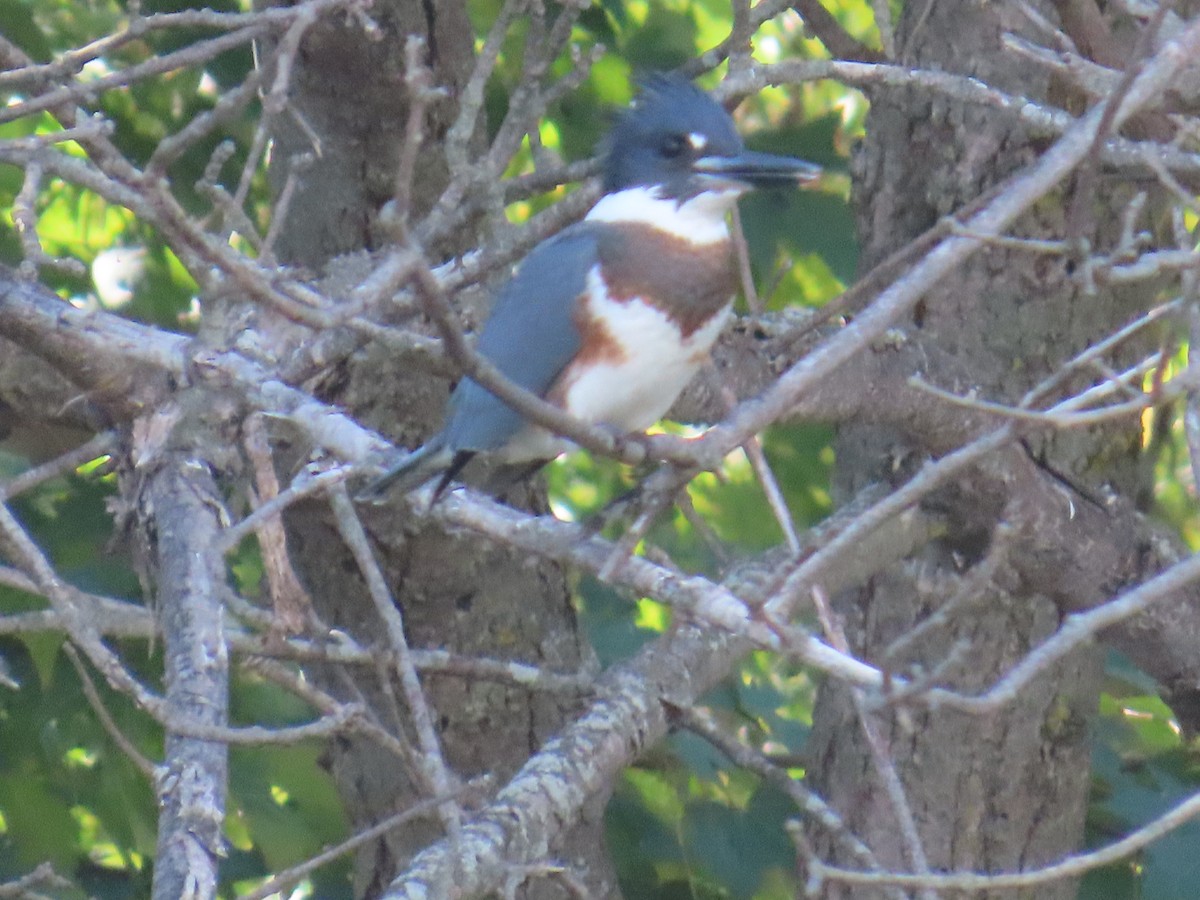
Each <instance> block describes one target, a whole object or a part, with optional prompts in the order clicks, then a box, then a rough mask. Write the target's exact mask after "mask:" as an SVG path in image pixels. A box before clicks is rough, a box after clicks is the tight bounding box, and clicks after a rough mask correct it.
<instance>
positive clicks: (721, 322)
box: [563, 285, 729, 431]
mask: <svg viewBox="0 0 1200 900" xmlns="http://www.w3.org/2000/svg"><path fill="white" fill-rule="evenodd" d="M589 286H590V285H589ZM590 293H591V297H590V298H589V301H590V302H589V310H588V311H589V312H590V313H591V315H592V316H593V317H594V318H595V319H596V320H598V321H599V322H600V323H601V324H602V325H603V326H604V328H605V329H606V330H607V332H608V334H609V336H610V337H611V338H612V340H613V341H614V342H615V343H616V344H617V345H619V346H620V348H621V350H622V351H623V358H619V359H613V360H611V361H610V360H599V361H595V362H593V363H591V364H590V365H588V366H587V367H586V368H584V367H581V368H580V370H579V371H577V372H570V371H568V373H567V378H568V381H567V382H566V390H565V392H564V395H563V400H564V403H563V405H564V407H565V408H566V409H567V411H568V412H570V413H571V414H572V415H574V416H578V417H579V418H581V419H584V420H586V421H588V422H601V423H604V424H606V425H611V426H612V427H613V428H616V429H618V430H619V431H642V430H643V429H646V428H649V427H650V426H651V425H653V424H654V423H655V422H657V421H658V420H659V419H661V418H662V417H663V415H664V414H665V413H666V411H667V410H668V409H670V408H671V404H672V403H674V402H675V400H676V398H677V397H678V396H679V394H680V393H681V392H682V391H683V389H684V388H685V387H687V384H688V382H689V381H691V380H692V378H693V377H694V376H695V374H696V372H697V371H698V370H699V369H700V367H701V366H702V365H703V364H704V362H705V361H706V360H707V359H708V353H709V351H710V350H711V349H712V345H713V344H714V343H715V342H716V340H717V338H718V337H719V336H720V334H721V330H722V329H723V328H724V327H725V322H726V320H727V319H728V318H729V307H728V306H727V307H725V309H723V310H721V312H719V313H718V314H717V315H716V316H714V317H713V319H712V321H710V322H709V323H708V324H706V325H704V326H703V327H701V328H699V329H697V330H696V331H695V332H693V333H692V334H690V335H688V336H687V337H684V336H683V334H682V332H681V331H680V329H679V327H678V326H677V325H676V324H675V323H674V322H672V321H671V320H670V319H669V318H667V316H666V315H665V314H664V313H663V312H661V311H660V310H658V309H655V308H654V307H653V306H649V305H647V304H645V303H642V302H641V301H639V300H637V299H634V300H630V301H628V302H624V303H620V302H614V301H612V300H608V299H604V295H603V292H602V291H597V290H592V291H591V292H590Z"/></svg>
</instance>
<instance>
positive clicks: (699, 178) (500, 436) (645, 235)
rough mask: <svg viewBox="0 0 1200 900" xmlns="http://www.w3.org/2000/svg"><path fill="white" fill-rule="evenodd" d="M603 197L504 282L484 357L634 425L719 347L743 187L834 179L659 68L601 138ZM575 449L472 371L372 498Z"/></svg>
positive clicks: (564, 399)
mask: <svg viewBox="0 0 1200 900" xmlns="http://www.w3.org/2000/svg"><path fill="white" fill-rule="evenodd" d="M602 160H603V162H602V184H601V187H602V194H601V196H600V199H599V200H598V201H597V202H596V203H595V205H594V206H592V208H591V209H590V211H589V212H588V213H587V214H586V215H585V216H584V218H583V219H582V220H581V221H579V222H577V223H575V224H574V225H571V226H569V227H567V228H565V229H564V230H562V231H560V232H559V233H558V234H557V235H555V236H553V237H551V238H548V239H547V240H545V241H543V242H542V243H540V244H538V245H537V246H536V247H535V248H534V249H533V250H532V251H530V253H529V254H528V255H527V256H526V257H525V259H524V260H523V261H522V262H521V263H520V264H519V265H518V267H517V269H516V272H515V274H513V276H512V277H511V278H510V279H509V281H508V282H507V283H506V284H505V285H504V286H503V287H502V288H500V290H499V291H498V293H497V294H496V297H495V301H494V303H493V306H492V310H491V312H490V314H489V316H488V318H487V320H486V321H485V323H484V325H483V328H482V331H481V332H480V335H479V339H478V343H477V344H476V350H477V352H478V353H479V354H480V355H481V356H482V357H484V358H485V359H487V360H489V361H490V362H491V363H492V364H493V365H495V367H496V368H497V369H498V370H499V371H500V372H501V373H502V374H504V375H505V376H506V377H507V378H508V379H510V380H511V381H512V382H514V383H516V384H517V385H519V386H521V387H523V388H525V389H526V390H528V391H530V392H532V393H533V394H536V395H538V396H539V397H541V398H543V399H545V400H547V401H549V402H550V403H552V404H554V405H556V406H558V407H559V408H561V409H563V410H565V411H566V412H568V413H570V414H571V415H573V416H575V417H577V418H579V419H581V420H584V421H586V422H589V423H593V424H600V425H605V426H608V427H610V428H612V429H615V430H616V431H618V432H621V433H626V434H629V433H634V432H641V431H644V430H645V429H647V428H649V427H650V426H651V425H653V424H654V423H655V422H657V421H659V420H660V419H661V418H662V417H663V416H664V415H665V414H666V412H667V410H668V409H670V407H671V405H672V404H673V403H674V402H675V400H676V398H677V397H678V396H679V394H680V393H681V392H682V391H683V389H684V388H685V387H686V386H687V384H688V382H689V381H691V380H692V378H693V376H695V374H696V373H697V372H698V371H699V369H700V368H701V366H703V364H704V363H705V361H706V360H707V359H708V358H709V352H710V350H711V349H712V346H713V344H714V343H715V342H716V340H717V338H718V336H719V335H720V334H721V331H722V329H723V328H724V326H725V323H726V321H727V320H728V318H729V316H730V312H731V309H732V306H733V301H734V296H735V293H736V287H737V285H736V281H737V277H736V267H735V258H734V249H733V243H732V239H731V236H730V230H729V225H728V222H727V219H728V216H729V213H730V211H731V210H732V209H733V206H734V204H735V203H736V201H737V198H738V197H740V196H741V195H743V194H745V193H746V192H748V191H750V190H752V189H754V188H757V187H763V186H769V185H778V184H804V183H807V182H812V181H814V180H816V179H818V178H819V176H820V173H821V168H820V167H819V166H817V165H816V164H814V163H811V162H808V161H805V160H801V159H796V158H793V157H788V156H777V155H773V154H768V153H759V152H755V151H752V150H747V149H746V147H745V145H744V143H743V141H742V138H741V136H740V135H739V134H738V132H737V129H736V128H735V126H734V122H733V119H732V118H731V117H730V116H729V114H728V113H727V112H726V111H725V109H724V108H723V107H722V106H721V105H720V104H719V103H718V102H717V101H716V100H715V99H714V98H713V97H712V96H710V95H709V94H708V93H706V92H705V91H704V90H702V89H701V88H700V87H698V86H697V85H696V84H694V83H693V82H692V81H690V80H688V79H687V78H685V77H683V76H681V75H678V74H671V73H660V74H653V75H650V76H648V77H646V78H644V79H643V80H642V81H641V84H640V90H639V91H638V93H637V95H636V96H635V97H634V100H633V102H632V103H631V104H630V106H629V107H628V108H627V109H626V110H624V111H622V112H620V113H618V114H617V116H616V117H615V119H614V122H613V124H612V127H611V129H610V131H609V134H608V136H607V138H606V139H605V141H604V143H603V144H602ZM573 446H574V445H573V444H571V442H570V441H568V440H566V439H565V438H561V437H559V436H557V435H555V434H553V433H552V432H550V431H548V430H547V429H545V428H542V427H539V426H536V425H533V424H532V423H530V422H528V421H526V420H525V419H524V418H523V417H522V416H521V415H520V414H519V413H518V412H517V411H516V410H514V409H512V408H511V407H510V406H508V405H507V404H506V403H505V402H504V401H502V400H500V399H499V398H498V397H496V396H495V395H494V394H492V393H491V392H489V391H488V390H487V389H485V388H484V387H482V386H481V385H479V384H478V383H476V382H475V381H473V380H471V379H470V378H463V379H462V380H461V381H460V382H459V383H458V385H457V386H456V388H455V389H454V391H453V393H452V394H451V397H450V400H449V402H448V405H447V412H446V420H445V425H444V427H443V428H442V430H441V431H440V432H438V433H437V434H435V435H434V436H433V437H432V438H431V439H430V440H429V441H427V442H426V443H425V444H424V445H423V446H421V447H419V448H417V449H416V450H413V451H411V452H408V453H405V454H403V455H402V456H400V458H398V459H397V460H395V462H394V463H393V464H392V465H390V466H389V467H388V468H387V469H386V471H384V472H383V474H381V475H379V476H378V477H377V478H375V479H374V480H373V481H371V482H370V483H369V484H368V485H367V486H366V488H365V489H363V490H362V491H361V492H360V493H359V496H360V498H362V499H371V500H375V501H378V500H379V499H381V498H382V497H383V495H384V494H385V492H386V491H387V490H388V489H389V488H390V487H392V486H393V485H397V484H401V485H403V486H404V487H405V489H406V490H411V489H413V488H415V487H417V486H418V485H420V484H423V483H425V481H427V480H428V479H430V478H431V477H432V476H434V475H436V474H438V473H439V472H440V473H441V477H440V480H439V482H438V485H437V487H436V488H435V490H434V494H433V498H434V500H435V501H436V499H437V498H438V497H439V496H441V494H442V493H443V492H444V491H445V490H446V488H447V487H448V486H449V485H450V483H451V482H452V481H453V479H454V478H455V476H456V475H458V474H459V473H460V471H461V470H462V468H463V467H464V466H465V465H466V464H467V463H468V462H469V461H470V460H471V459H472V457H474V456H475V455H476V454H487V455H488V456H489V457H491V458H493V459H495V460H496V461H498V462H500V463H501V464H503V465H504V466H505V467H520V468H521V469H522V471H526V470H527V471H533V470H536V468H538V467H539V466H540V465H541V464H544V463H545V462H547V461H549V460H551V459H554V458H555V457H557V456H558V455H560V454H561V453H563V452H565V451H567V450H569V449H571V448H572V447H573Z"/></svg>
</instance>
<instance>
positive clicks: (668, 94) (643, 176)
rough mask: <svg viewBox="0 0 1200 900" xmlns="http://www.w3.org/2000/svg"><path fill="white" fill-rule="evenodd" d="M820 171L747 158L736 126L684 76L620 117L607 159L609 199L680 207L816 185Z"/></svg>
mask: <svg viewBox="0 0 1200 900" xmlns="http://www.w3.org/2000/svg"><path fill="white" fill-rule="evenodd" d="M820 171H821V170H820V167H818V166H816V165H814V164H813V163H809V162H805V161H804V160H800V159H793V158H791V157H787V156H775V155H772V154H769V153H756V152H754V151H752V150H747V149H746V148H745V145H744V144H743V143H742V138H741V136H740V135H739V134H738V133H737V129H736V128H734V125H733V119H731V118H730V117H729V113H727V112H725V110H724V109H722V107H721V105H720V104H719V103H717V101H716V100H714V99H713V98H712V97H710V96H709V95H708V94H706V93H705V92H704V91H702V90H701V89H700V88H698V87H696V85H694V84H692V82H690V81H688V80H687V79H685V78H683V77H682V76H679V75H662V74H657V75H653V76H650V77H649V78H647V79H645V80H644V81H643V82H642V90H641V92H640V93H639V94H638V96H637V97H636V98H635V99H634V101H633V103H632V104H631V105H630V107H629V109H628V110H626V111H624V112H623V113H621V114H620V115H619V116H618V117H617V120H616V122H615V123H614V125H613V128H612V130H611V132H610V133H609V136H608V139H607V142H606V145H605V153H604V170H603V182H604V185H603V186H604V191H605V193H606V194H611V193H615V192H618V191H624V190H628V189H630V188H637V187H644V188H651V189H654V190H655V192H656V193H657V195H658V196H659V197H661V198H662V199H673V200H677V201H680V202H684V201H687V200H690V199H691V198H693V197H696V196H698V195H700V194H703V193H705V192H708V191H711V192H714V193H721V194H728V195H730V196H731V197H733V196H737V195H738V194H742V193H745V192H746V191H748V190H750V189H752V188H755V187H762V186H767V185H771V184H797V183H802V182H807V181H812V180H814V179H815V178H816V177H817V176H818V175H819V174H820Z"/></svg>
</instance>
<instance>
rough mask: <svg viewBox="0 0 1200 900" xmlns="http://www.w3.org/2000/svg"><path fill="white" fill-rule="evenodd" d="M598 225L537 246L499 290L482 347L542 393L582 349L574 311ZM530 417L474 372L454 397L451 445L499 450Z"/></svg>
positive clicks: (496, 362)
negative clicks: (480, 381) (482, 382)
mask: <svg viewBox="0 0 1200 900" xmlns="http://www.w3.org/2000/svg"><path fill="white" fill-rule="evenodd" d="M596 261H597V251H596V236H595V230H594V229H593V228H591V227H590V226H588V225H586V224H582V225H575V226H573V227H571V228H568V229H567V230H566V231H563V232H562V233H560V234H559V235H557V236H556V237H553V238H551V239H550V240H548V241H545V242H543V243H541V244H539V245H538V246H537V247H535V248H534V249H533V251H532V252H531V253H530V254H529V255H528V256H527V257H526V258H525V260H524V262H523V263H522V264H521V267H520V269H518V271H517V274H516V275H514V276H513V278H512V280H511V281H509V282H508V284H506V285H505V286H504V287H503V288H502V289H501V290H500V292H499V294H498V295H497V296H496V302H495V304H494V305H493V307H492V312H491V315H490V316H489V318H488V320H487V322H486V323H485V324H484V326H483V332H482V333H481V334H480V336H479V343H478V344H477V345H476V349H477V350H478V351H479V353H480V354H481V355H483V356H484V357H486V358H487V359H489V360H491V362H492V363H493V364H494V365H495V366H496V368H498V369H499V370H500V371H501V372H503V373H504V374H505V375H506V376H507V377H508V378H509V379H511V380H512V381H514V382H515V383H516V384H519V385H520V386H521V387H523V388H525V389H526V390H527V391H531V392H532V393H534V394H537V395H539V396H544V395H545V393H546V391H547V390H549V389H550V386H551V385H552V384H553V383H554V380H555V378H557V377H558V375H559V373H560V372H562V370H563V369H564V368H566V366H567V364H568V363H569V362H570V361H571V360H572V359H573V358H574V356H575V354H576V353H578V352H579V346H580V336H579V329H578V328H577V327H576V324H575V321H574V319H573V315H574V313H575V309H576V302H577V300H578V299H579V297H580V295H582V294H583V293H584V291H585V290H586V289H587V275H588V272H589V271H590V270H591V269H592V267H593V266H595V265H596ZM524 421H525V420H524V419H523V418H522V417H521V415H520V414H519V413H517V412H516V411H515V410H513V409H512V408H511V407H509V406H508V405H507V404H506V403H504V401H502V400H500V399H499V398H497V397H496V396H494V395H493V394H491V393H490V392H489V391H488V390H487V389H486V388H483V387H480V386H479V385H478V384H476V383H475V382H474V381H471V380H470V379H469V378H464V379H463V380H462V381H461V382H459V385H458V387H457V388H456V389H455V391H454V396H453V397H452V398H451V400H450V410H449V417H448V421H447V423H446V428H445V431H444V437H445V441H446V446H447V447H448V448H449V449H451V450H454V451H459V450H472V451H473V450H495V449H497V448H499V447H501V446H503V445H504V444H505V443H506V442H507V441H508V440H509V438H511V437H512V436H513V435H515V434H516V433H517V432H518V431H520V430H521V426H522V425H523V424H524Z"/></svg>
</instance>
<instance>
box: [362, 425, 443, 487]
mask: <svg viewBox="0 0 1200 900" xmlns="http://www.w3.org/2000/svg"><path fill="white" fill-rule="evenodd" d="M453 460H454V452H453V451H452V450H450V449H449V448H448V447H446V442H445V440H444V439H443V438H442V436H441V435H437V436H435V437H433V438H430V439H429V441H428V442H426V443H425V444H422V445H421V446H420V447H418V448H417V449H416V450H413V451H412V452H411V453H406V454H405V455H403V456H401V457H400V458H399V459H397V460H395V461H394V462H392V463H391V464H390V465H389V466H388V467H387V469H386V470H385V471H384V473H383V474H382V475H379V476H378V477H376V478H374V479H372V480H371V481H370V482H368V483H367V484H366V486H364V487H363V489H362V490H360V491H359V492H358V493H357V494H356V495H355V498H356V499H358V500H362V501H365V502H368V503H377V502H379V501H380V500H382V499H383V495H384V494H385V493H387V491H388V489H389V488H391V487H392V486H393V485H399V486H400V487H401V488H403V490H404V491H410V490H412V489H413V488H415V487H417V486H418V485H420V484H423V483H424V482H425V481H426V480H427V479H429V478H431V477H432V476H433V475H434V474H436V473H437V472H440V471H442V470H444V469H446V468H447V467H448V466H449V465H450V464H451V463H452V462H453Z"/></svg>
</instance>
